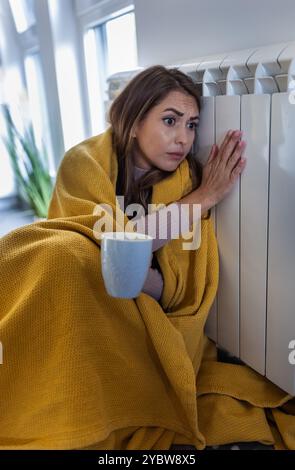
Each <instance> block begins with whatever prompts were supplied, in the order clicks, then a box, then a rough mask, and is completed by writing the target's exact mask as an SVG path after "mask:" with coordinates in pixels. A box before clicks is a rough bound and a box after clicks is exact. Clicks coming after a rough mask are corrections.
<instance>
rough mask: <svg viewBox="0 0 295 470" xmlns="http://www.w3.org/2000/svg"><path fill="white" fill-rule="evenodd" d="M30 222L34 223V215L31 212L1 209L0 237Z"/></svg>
mask: <svg viewBox="0 0 295 470" xmlns="http://www.w3.org/2000/svg"><path fill="white" fill-rule="evenodd" d="M32 222H34V215H33V213H32V211H31V210H21V209H9V210H8V209H2V210H0V237H3V236H4V235H6V234H7V233H9V232H11V231H12V230H14V229H16V228H18V227H22V226H23V225H27V224H31V223H32Z"/></svg>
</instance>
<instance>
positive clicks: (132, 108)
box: [108, 65, 202, 214]
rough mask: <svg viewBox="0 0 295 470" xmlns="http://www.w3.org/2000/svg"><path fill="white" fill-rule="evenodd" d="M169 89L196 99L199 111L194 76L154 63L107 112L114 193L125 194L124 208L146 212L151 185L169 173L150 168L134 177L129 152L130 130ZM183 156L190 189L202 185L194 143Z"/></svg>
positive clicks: (132, 142) (131, 150)
mask: <svg viewBox="0 0 295 470" xmlns="http://www.w3.org/2000/svg"><path fill="white" fill-rule="evenodd" d="M171 91H182V92H184V93H186V94H189V95H191V96H192V97H193V98H195V100H196V103H197V105H198V108H199V112H200V110H201V103H200V94H199V91H198V87H197V85H196V84H195V83H194V81H193V79H192V78H191V77H190V76H188V75H186V74H184V73H183V72H181V71H180V70H178V69H177V68H170V69H167V68H165V67H164V66H162V65H154V66H152V67H149V68H147V69H145V70H143V71H142V72H140V73H138V74H137V75H135V77H133V78H132V80H130V82H129V83H128V84H127V85H126V86H125V88H124V89H123V90H122V91H121V93H120V94H119V95H118V96H117V97H116V99H115V100H114V101H113V103H112V105H111V107H110V110H109V115H108V121H109V123H110V124H111V127H112V139H113V142H112V145H113V148H114V149H115V151H116V154H117V158H118V178H117V183H116V194H117V195H123V196H124V206H125V207H124V209H126V207H127V205H128V204H132V203H138V204H141V205H142V206H143V207H144V209H145V213H146V214H147V213H148V204H150V203H151V198H152V190H153V186H154V184H156V183H158V182H159V181H161V180H163V179H165V178H167V177H168V176H169V175H171V172H170V171H164V170H160V169H158V168H151V169H150V170H148V171H147V172H146V173H145V174H144V175H143V176H141V177H140V178H138V179H137V181H135V180H134V177H133V169H134V163H133V159H132V158H131V155H132V154H133V148H134V145H135V142H134V138H133V137H132V135H133V132H134V129H135V127H136V126H137V124H138V123H139V122H140V121H142V120H143V119H144V118H145V116H146V115H147V113H148V112H149V110H150V109H151V108H153V107H154V106H156V105H157V104H159V103H160V102H161V101H162V100H163V99H164V98H165V97H166V96H167V95H168V94H169V93H170V92H171ZM196 141H197V133H196V136H195V139H194V144H193V146H192V148H191V150H190V152H189V154H188V155H187V156H186V159H187V160H188V163H189V168H190V175H191V178H192V186H193V189H195V188H197V187H198V186H199V185H200V184H201V179H202V165H201V163H200V162H198V161H197V159H196V143H197V142H196Z"/></svg>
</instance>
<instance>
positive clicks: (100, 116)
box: [84, 6, 138, 134]
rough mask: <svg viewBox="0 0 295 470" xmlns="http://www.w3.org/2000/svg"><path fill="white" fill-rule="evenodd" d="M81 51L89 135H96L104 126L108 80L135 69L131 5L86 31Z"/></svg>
mask: <svg viewBox="0 0 295 470" xmlns="http://www.w3.org/2000/svg"><path fill="white" fill-rule="evenodd" d="M113 16H114V15H113ZM84 48H85V58H86V70H87V85H88V99H89V108H90V117H91V129H92V134H98V133H100V132H103V131H104V130H105V127H106V122H105V116H106V111H107V104H108V95H107V93H106V92H107V82H106V80H107V77H108V76H110V75H112V74H114V73H118V72H123V71H127V70H133V69H135V68H137V67H138V65H137V64H138V62H137V44H136V28H135V15H134V11H133V6H131V7H127V8H125V9H124V10H122V11H121V13H120V14H117V16H114V17H113V18H110V19H109V20H107V21H105V22H104V23H102V24H100V25H99V26H96V27H94V28H90V29H88V30H87V32H86V35H85V38H84Z"/></svg>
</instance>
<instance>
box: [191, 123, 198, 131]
mask: <svg viewBox="0 0 295 470" xmlns="http://www.w3.org/2000/svg"><path fill="white" fill-rule="evenodd" d="M190 125H192V126H193V127H191V129H197V127H198V125H197V123H196V122H190Z"/></svg>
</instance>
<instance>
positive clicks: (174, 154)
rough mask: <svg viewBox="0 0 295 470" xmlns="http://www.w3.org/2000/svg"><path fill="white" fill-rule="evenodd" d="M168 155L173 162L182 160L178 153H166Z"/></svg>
mask: <svg viewBox="0 0 295 470" xmlns="http://www.w3.org/2000/svg"><path fill="white" fill-rule="evenodd" d="M168 155H169V157H171V158H173V159H174V160H181V159H182V158H183V154H179V153H168Z"/></svg>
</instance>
